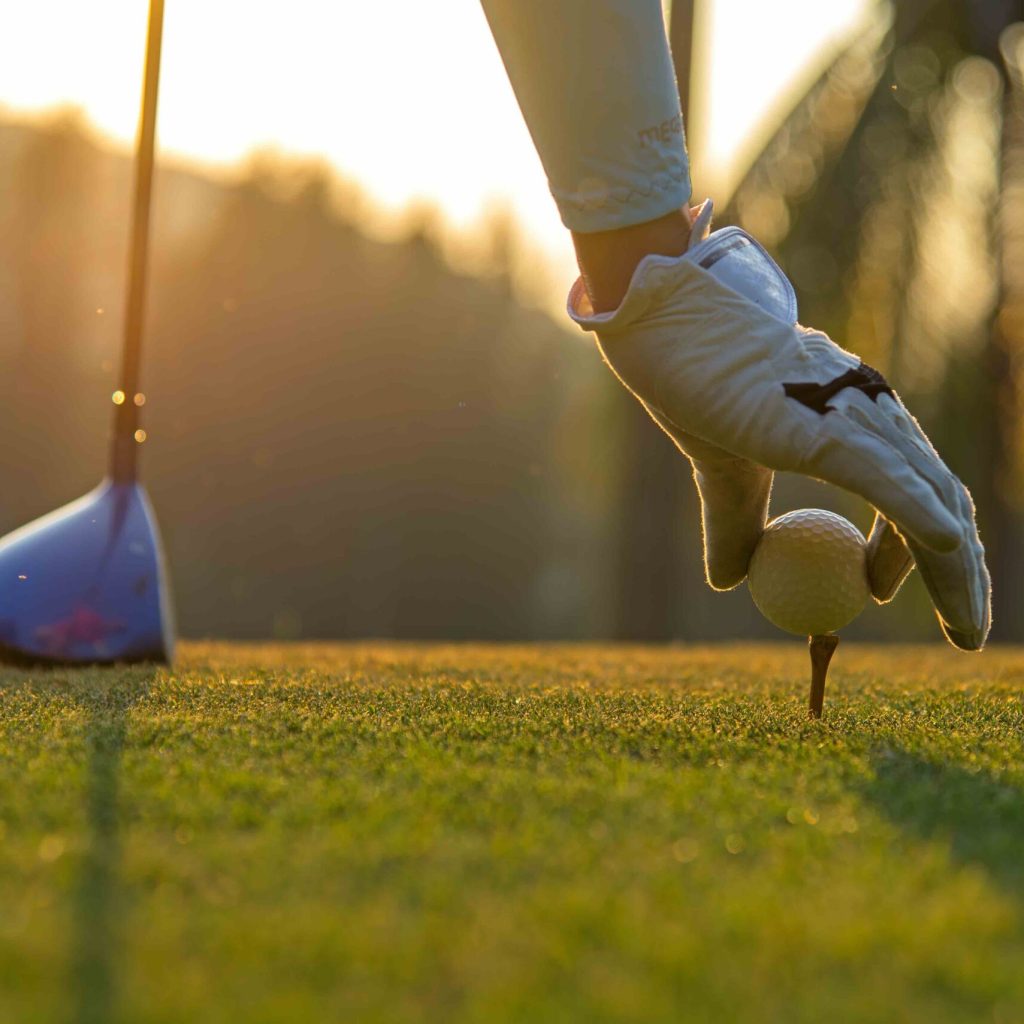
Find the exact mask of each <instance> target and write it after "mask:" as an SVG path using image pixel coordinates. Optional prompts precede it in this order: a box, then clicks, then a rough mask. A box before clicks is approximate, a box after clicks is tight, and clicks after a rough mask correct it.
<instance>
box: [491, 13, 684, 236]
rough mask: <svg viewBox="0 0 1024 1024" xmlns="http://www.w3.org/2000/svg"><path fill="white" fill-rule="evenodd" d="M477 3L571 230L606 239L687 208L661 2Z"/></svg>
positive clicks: (680, 137) (681, 143) (679, 126)
mask: <svg viewBox="0 0 1024 1024" xmlns="http://www.w3.org/2000/svg"><path fill="white" fill-rule="evenodd" d="M482 3H483V8H484V12H485V14H486V16H487V20H488V22H489V23H490V26H491V31H492V32H493V34H494V39H495V42H496V43H497V45H498V49H499V50H500V52H501V56H502V60H503V61H504V63H505V67H506V69H507V71H508V75H509V79H510V81H511V82H512V87H513V89H514V90H515V93H516V97H517V99H518V101H519V105H520V107H521V109H522V111H523V116H524V118H525V120H526V124H527V127H528V128H529V130H530V134H531V135H532V137H533V141H534V144H535V146H536V147H537V152H538V154H539V156H540V159H541V162H542V163H543V165H544V169H545V171H546V173H547V176H548V181H549V183H550V186H551V192H552V195H553V196H554V198H555V202H556V203H557V204H558V209H559V212H560V214H561V217H562V221H563V223H564V224H565V225H566V227H568V228H570V229H571V230H572V231H573V232H576V233H592V232H607V231H613V230H616V229H619V228H624V227H629V226H632V225H637V224H642V223H645V222H648V221H654V220H657V219H659V218H661V217H664V216H666V215H669V214H671V213H673V211H679V210H680V209H681V208H683V207H685V206H686V204H687V202H688V200H689V198H690V175H689V166H688V162H687V157H686V146H685V139H684V133H683V122H682V115H681V113H680V109H679V97H678V92H677V89H676V81H675V74H674V72H673V68H672V60H671V56H670V54H669V49H668V42H667V40H666V38H665V22H664V17H663V15H662V9H661V3H660V0H482Z"/></svg>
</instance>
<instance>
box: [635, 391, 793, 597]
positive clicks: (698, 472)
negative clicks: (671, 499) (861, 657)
mask: <svg viewBox="0 0 1024 1024" xmlns="http://www.w3.org/2000/svg"><path fill="white" fill-rule="evenodd" d="M643 406H644V408H645V409H646V410H647V412H648V414H649V415H650V417H651V419H652V420H654V422H655V423H657V424H658V426H659V427H661V429H662V430H664V431H665V433H666V434H668V436H669V437H670V438H671V439H672V442H673V444H675V446H676V447H677V448H678V449H679V450H680V451H681V452H682V453H683V454H684V455H685V456H686V457H687V458H688V459H689V460H690V464H691V465H692V466H693V480H694V483H695V484H696V485H697V495H698V497H699V498H700V520H701V532H702V534H703V537H704V573H705V575H706V577H707V581H708V585H709V586H710V587H711V589H712V590H732V589H733V587H737V586H739V584H741V583H742V582H743V580H744V579H745V578H746V575H747V566H748V565H749V564H750V558H751V556H752V555H753V554H754V548H756V547H757V543H758V541H759V540H760V539H761V534H762V533H764V524H765V522H766V521H767V519H768V501H769V498H770V497H771V492H772V480H773V478H774V476H775V474H774V473H773V472H772V471H771V470H770V469H766V468H765V467H764V466H760V465H758V464H757V463H756V462H751V461H750V460H749V459H741V458H738V457H737V456H735V455H730V454H729V453H728V452H726V451H723V450H722V449H721V448H719V447H718V446H717V445H713V444H710V443H708V442H707V441H704V440H702V439H701V438H699V437H695V436H694V435H692V434H688V433H686V431H684V430H680V429H679V427H677V426H676V425H675V424H674V423H673V422H672V421H671V420H670V419H668V417H666V416H664V415H662V414H661V413H659V412H658V411H657V410H655V409H653V408H651V406H649V405H647V403H646V402H644V403H643Z"/></svg>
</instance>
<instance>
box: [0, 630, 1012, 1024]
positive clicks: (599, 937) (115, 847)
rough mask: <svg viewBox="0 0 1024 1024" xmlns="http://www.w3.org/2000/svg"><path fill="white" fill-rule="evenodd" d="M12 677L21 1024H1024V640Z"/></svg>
mask: <svg viewBox="0 0 1024 1024" xmlns="http://www.w3.org/2000/svg"><path fill="white" fill-rule="evenodd" d="M805 661H806V653H805V651H804V650H803V648H802V646H801V645H800V644H799V643H797V642H794V643H793V644H792V645H784V646H779V647H775V648H770V647H743V646H737V647H731V648H721V649H710V648H705V649H686V648H677V649H668V650H649V649H629V648H625V649H623V648H595V647H580V648H572V647H557V648H554V647H551V648H545V647H540V648H533V647H529V648H527V647H523V648H518V647H501V648H487V647H444V648H440V647H434V648H430V647H414V646H385V645H378V646H358V647H343V646H337V647H286V648H282V647H265V648H263V647H233V646H227V645H202V646H199V645H193V646H190V647H188V648H186V650H185V652H184V654H183V656H182V658H181V662H180V664H179V665H178V666H177V667H176V669H175V670H174V671H167V670H150V669H143V668H133V669H116V670H99V669H89V670H84V671H54V672H40V671H26V670H18V669H6V670H3V671H2V672H0V1021H4V1022H8V1021H10V1022H18V1024H31V1022H47V1024H50V1022H58V1021H60V1022H79V1024H85V1022H88V1024H121V1022H124V1024H150V1022H164V1021H181V1022H186V1021H187V1022H190V1024H205V1022H214V1021H216V1022H225V1024H227V1022H239V1021H245V1022H258V1021H297V1022H298V1021H301V1022H323V1021H352V1022H358V1024H362V1022H381V1024H384V1022H387V1024H392V1022H431V1024H434V1022H438V1024H448V1022H467V1021H473V1022H478V1021H479V1022H488V1024H491V1022H494V1024H503V1022H510V1021H516V1022H519V1021H522V1022H531V1024H533V1022H548V1021H558V1022H567V1021H584V1022H604V1021H638V1022H657V1021H666V1022H668V1021H672V1022H678V1021H684V1022H702V1021H708V1022H711V1021H714V1022H723V1021H754V1022H775V1021H778V1022H783V1021H784V1022H802V1021H807V1022H812V1021H813V1022H819V1021H866V1022H880V1021H927V1022H928V1024H941V1022H946V1021H988V1022H996V1024H1009V1022H1017V1021H1024V710H1022V701H1021V698H1022V695H1024V654H1020V653H1017V652H1008V651H995V652H993V653H989V654H986V655H983V656H982V657H967V656H962V655H960V656H958V655H957V654H955V653H953V652H952V651H948V650H946V649H943V648H939V647H935V648H924V649H912V650H910V649H893V648H888V649H886V648H858V647H855V646H853V645H849V646H845V647H841V648H840V650H839V652H838V654H837V656H836V661H835V664H834V668H833V672H832V677H831V679H830V684H829V693H828V697H827V701H826V719H825V720H824V722H822V723H813V722H810V721H808V720H807V718H806V712H805V709H804V702H805V699H806V684H807V680H806V664H805Z"/></svg>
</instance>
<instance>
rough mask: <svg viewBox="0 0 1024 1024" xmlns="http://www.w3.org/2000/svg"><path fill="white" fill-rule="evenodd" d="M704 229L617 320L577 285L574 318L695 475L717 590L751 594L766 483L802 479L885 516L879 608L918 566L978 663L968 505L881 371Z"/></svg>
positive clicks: (977, 591) (641, 278)
mask: <svg viewBox="0 0 1024 1024" xmlns="http://www.w3.org/2000/svg"><path fill="white" fill-rule="evenodd" d="M710 216H711V204H710V202H707V203H705V204H704V206H703V207H702V208H701V210H700V211H699V212H698V215H697V217H696V220H695V223H694V234H693V238H692V239H691V244H690V249H689V251H688V252H687V253H686V254H685V255H683V256H681V257H676V258H672V257H665V256H648V257H646V258H645V259H644V260H643V261H642V262H641V263H640V265H639V266H638V267H637V269H636V272H635V273H634V275H633V280H632V282H631V285H630V288H629V291H628V293H627V295H626V297H625V298H624V299H623V301H622V303H621V305H620V306H619V308H618V309H617V310H615V311H614V312H612V313H599V314H596V313H594V312H593V309H592V307H591V306H590V302H589V299H588V298H587V295H586V291H585V290H584V288H583V284H582V281H577V282H576V284H575V285H574V287H573V289H572V291H571V292H570V294H569V303H568V306H569V315H570V316H571V317H572V318H573V319H574V320H575V321H576V322H577V323H578V324H579V325H580V326H581V327H583V328H584V329H586V330H593V331H596V332H597V336H598V341H599V345H600V348H601V351H602V353H603V355H604V357H605V359H606V361H607V362H608V364H609V365H610V366H611V368H612V369H613V370H614V372H615V373H616V375H617V376H618V377H619V379H620V380H621V381H622V383H623V384H625V386H626V387H627V388H628V389H629V390H630V391H631V392H632V393H633V394H634V395H635V396H636V397H637V398H638V399H639V400H640V401H641V402H642V403H643V404H644V406H645V407H646V409H647V411H648V412H649V413H650V414H651V416H652V417H653V419H654V420H655V421H656V422H657V423H658V425H659V426H661V427H662V429H663V430H664V431H665V432H666V433H667V434H668V435H669V436H670V437H671V438H672V440H673V441H674V442H675V444H676V445H677V446H678V448H679V449H680V450H681V451H682V452H683V453H684V454H685V455H687V456H688V457H689V458H690V460H691V462H692V463H693V467H694V479H695V481H696V483H697V487H698V490H699V492H700V497H701V505H702V513H703V523H704V551H705V563H706V566H707V574H708V582H709V583H710V584H711V585H712V586H713V587H715V588H716V589H729V588H731V587H734V586H736V585H737V584H739V583H740V582H742V580H743V578H744V577H745V576H746V573H747V565H748V563H749V560H750V556H751V554H752V553H753V550H754V547H755V546H756V544H757V542H758V539H759V538H760V536H761V532H762V530H763V528H764V524H765V521H766V517H767V512H768V499H769V494H770V491H771V483H772V472H773V471H774V470H790V471H793V472H797V473H804V474H806V475H808V476H812V477H816V478H818V479H820V480H824V481H826V482H828V483H831V484H835V485H837V486H839V487H843V488H845V489H846V490H848V491H852V492H853V493H855V494H859V495H860V496H861V497H863V498H865V499H866V500H867V501H868V502H870V503H871V504H872V505H873V506H874V507H875V509H876V510H877V512H878V516H877V517H876V520H875V525H874V528H873V529H872V531H871V536H870V538H869V578H870V580H871V585H872V591H873V593H874V595H875V598H876V599H877V600H879V601H883V602H884V601H887V600H889V599H890V598H891V597H892V596H893V595H894V594H895V593H896V590H897V589H898V588H899V585H900V583H901V582H902V580H903V578H904V577H905V576H906V574H907V573H908V572H909V571H910V569H911V568H912V567H913V564H914V563H915V562H916V564H917V566H918V568H919V570H920V571H921V575H922V578H923V579H924V582H925V585H926V586H927V588H928V592H929V594H930V595H931V598H932V601H933V602H934V604H935V608H936V611H937V613H938V616H939V621H940V623H941V624H942V628H943V631H944V632H945V634H946V636H947V637H948V639H949V640H950V642H951V643H953V644H955V645H956V646H957V647H960V648H963V649H964V650H978V649H980V648H981V646H982V645H983V644H984V642H985V638H986V636H987V635H988V630H989V624H990V584H989V576H988V571H987V569H986V567H985V561H984V549H983V548H982V546H981V542H980V540H979V538H978V532H977V528H976V526H975V523H974V505H973V502H972V501H971V496H970V494H969V493H968V492H967V489H966V488H965V487H964V485H963V484H962V483H960V481H959V480H958V479H957V478H956V477H955V476H953V474H952V473H950V471H949V470H948V469H947V468H946V466H945V465H944V464H943V462H942V460H941V459H940V458H939V456H938V454H937V453H936V451H935V449H934V448H933V447H932V445H931V443H930V442H929V441H928V439H927V437H925V435H924V433H923V431H922V430H921V428H920V427H919V426H918V424H917V421H916V420H915V419H914V418H913V417H912V416H911V415H910V413H909V412H908V411H907V409H906V408H905V406H904V405H903V403H902V402H901V401H900V399H899V397H898V396H897V395H896V394H895V392H894V391H893V390H892V388H890V387H889V385H888V384H887V383H886V381H885V378H884V377H882V375H881V374H880V373H878V371H877V370H874V369H872V368H871V367H869V366H867V365H865V364H864V363H862V362H861V360H860V359H858V358H857V356H855V355H852V354H851V353H849V352H846V351H844V350H843V349H841V348H839V346H838V345H836V344H835V343H834V342H832V341H831V340H830V339H829V338H828V337H827V336H826V335H824V334H822V333H821V332H820V331H813V330H808V329H807V328H804V327H801V326H800V325H799V324H798V323H797V322H796V320H797V306H796V296H795V295H794V292H793V288H792V285H791V284H790V283H789V280H788V279H787V278H786V276H785V274H783V272H782V270H781V269H780V268H779V267H778V265H777V264H776V263H775V261H774V260H772V258H771V257H770V256H769V255H768V253H767V252H765V250H764V249H763V248H762V247H761V246H760V245H759V244H758V242H756V241H755V240H754V239H753V238H751V236H750V235H748V234H747V233H746V232H745V231H742V230H741V229H739V228H735V227H729V228H724V229H722V230H720V231H716V232H714V233H713V234H710V235H708V234H707V231H708V228H709V223H710ZM908 548H909V552H908ZM911 555H912V557H911Z"/></svg>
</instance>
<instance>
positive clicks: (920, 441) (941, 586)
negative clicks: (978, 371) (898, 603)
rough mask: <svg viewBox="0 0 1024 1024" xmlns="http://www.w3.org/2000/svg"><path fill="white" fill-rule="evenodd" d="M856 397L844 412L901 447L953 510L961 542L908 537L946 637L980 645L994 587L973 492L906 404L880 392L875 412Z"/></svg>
mask: <svg viewBox="0 0 1024 1024" xmlns="http://www.w3.org/2000/svg"><path fill="white" fill-rule="evenodd" d="M854 401H855V402H857V403H858V404H856V405H851V406H850V407H848V408H847V410H846V414H847V415H848V416H849V417H850V418H851V419H853V420H855V421H856V422H857V423H859V424H860V425H861V427H862V428H864V429H865V430H866V431H868V432H871V433H873V434H874V435H875V436H877V437H879V439H880V440H883V441H884V442H888V443H889V444H890V445H891V446H892V447H893V448H895V449H896V450H898V451H899V452H900V453H901V454H902V455H903V457H904V458H905V459H906V460H907V462H908V464H909V465H911V466H912V467H913V468H914V470H915V471H916V472H917V473H918V475H919V476H921V477H922V478H923V479H925V480H927V481H928V483H929V484H930V485H931V487H932V488H933V489H934V490H935V492H936V494H937V495H939V496H940V497H941V499H942V501H943V503H944V505H945V506H946V507H947V508H949V509H951V510H955V513H956V516H957V518H958V520H959V522H960V524H961V529H962V534H961V536H962V538H963V540H962V543H961V544H960V545H959V546H958V547H957V548H956V549H955V550H954V551H952V552H948V553H946V554H942V553H940V552H936V551H934V550H929V549H928V548H927V547H925V546H923V545H922V544H921V543H920V542H919V541H918V540H915V539H914V538H908V544H909V547H910V549H911V551H912V553H913V555H914V558H915V561H916V562H917V564H918V568H919V570H920V572H921V577H922V579H923V580H924V581H925V585H926V586H927V588H928V592H929V594H930V595H931V598H932V602H933V603H934V605H935V610H936V613H937V615H938V617H939V622H940V623H941V625H942V629H943V632H944V633H945V634H946V637H947V639H948V640H949V641H950V643H952V644H954V646H956V647H960V648H962V649H964V650H978V649H980V648H981V646H982V645H983V644H984V642H985V639H986V637H987V636H988V631H989V628H990V624H991V595H990V589H991V585H990V581H989V575H988V569H987V567H986V565H985V549H984V548H983V547H982V544H981V539H980V538H979V536H978V529H977V526H976V524H975V517H974V502H973V501H972V500H971V496H970V493H969V492H968V490H967V488H966V487H965V486H964V485H963V484H962V483H961V482H960V481H959V480H958V479H957V478H956V477H955V476H954V475H953V474H952V473H951V472H950V471H949V469H948V468H947V467H946V465H945V463H944V462H943V461H942V460H941V459H940V458H939V456H938V454H937V452H936V451H935V449H934V448H933V447H932V445H931V442H930V441H929V440H928V438H927V437H926V435H925V434H924V432H923V431H922V430H921V428H920V427H919V426H918V424H917V421H916V420H915V419H914V418H913V417H912V416H911V415H910V413H909V412H907V410H906V408H905V407H904V406H903V403H902V402H899V401H898V400H896V399H895V398H891V397H889V396H888V395H885V396H880V397H879V399H878V402H877V405H876V407H875V409H874V410H872V409H869V408H865V406H864V403H863V401H862V400H861V399H859V398H857V397H855V398H854ZM872 412H874V413H875V414H874V415H871V413H872Z"/></svg>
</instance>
